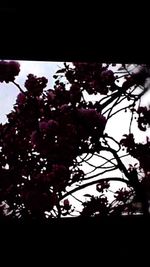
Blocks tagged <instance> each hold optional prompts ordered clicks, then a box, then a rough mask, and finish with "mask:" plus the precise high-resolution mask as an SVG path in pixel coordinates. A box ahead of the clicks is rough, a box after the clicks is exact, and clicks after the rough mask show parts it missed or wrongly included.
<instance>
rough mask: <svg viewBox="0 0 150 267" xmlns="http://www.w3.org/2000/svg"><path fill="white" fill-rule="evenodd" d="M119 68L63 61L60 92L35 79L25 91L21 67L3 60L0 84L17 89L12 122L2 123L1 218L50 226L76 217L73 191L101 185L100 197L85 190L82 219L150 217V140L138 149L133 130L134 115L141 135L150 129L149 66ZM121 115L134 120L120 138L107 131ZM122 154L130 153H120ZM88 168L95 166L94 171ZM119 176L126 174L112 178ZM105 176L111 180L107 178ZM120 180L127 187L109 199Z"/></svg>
mask: <svg viewBox="0 0 150 267" xmlns="http://www.w3.org/2000/svg"><path fill="white" fill-rule="evenodd" d="M120 65H121V64H120ZM120 65H119V66H120ZM116 66H117V65H116ZM116 66H115V64H101V63H90V62H89V63H84V62H73V63H72V64H68V63H64V68H62V69H59V70H58V71H57V72H56V74H55V75H54V76H53V77H54V79H55V85H54V88H51V89H49V88H47V82H48V80H47V79H46V78H45V77H36V76H34V75H33V74H29V75H28V76H27V79H26V81H25V83H24V88H21V87H20V85H19V84H17V83H16V82H15V77H16V76H17V75H19V72H20V65H19V63H17V62H15V61H10V62H8V61H1V62H0V82H1V83H3V82H6V83H12V86H13V85H15V86H17V88H18V90H19V91H18V96H17V99H16V103H15V104H14V107H13V110H12V111H11V113H9V114H8V115H7V118H8V122H6V123H5V124H0V201H1V209H0V210H1V216H2V217H3V216H9V217H11V218H18V219H19V218H23V219H24V218H25V219H26V218H31V219H32V218H35V219H37V218H38V219H45V220H48V219H51V218H60V217H64V216H73V214H74V213H75V212H76V207H73V205H72V203H71V201H70V199H69V196H72V197H74V198H76V197H75V195H74V193H75V192H79V191H81V190H82V189H86V188H89V186H95V190H96V192H97V194H96V195H94V194H90V193H89V191H88V190H87V194H85V195H84V196H83V197H82V201H81V199H77V198H76V200H77V201H79V202H80V206H81V207H82V208H81V210H80V212H78V215H79V216H90V217H91V216H92V217H95V216H101V215H121V214H137V213H138V212H140V213H141V214H148V213H149V199H150V164H149V163H150V141H149V139H148V137H147V139H146V141H145V143H137V142H136V141H135V138H134V133H133V132H132V128H131V126H132V122H133V119H134V115H136V121H137V122H136V123H137V127H138V128H139V129H140V131H146V130H147V128H148V127H149V126H150V108H149V107H146V106H141V99H142V97H143V95H145V94H146V93H147V91H148V89H149V79H150V70H149V66H147V65H140V66H139V65H136V64H134V65H132V68H131V66H129V65H126V64H122V65H121V67H116ZM113 68H116V69H115V70H113ZM121 79H122V83H121V84H119V81H120V80H121ZM86 96H88V97H89V99H90V97H91V98H92V97H93V96H94V97H95V99H96V100H94V101H92V100H91V101H90V100H87V99H86ZM124 101H126V102H125V103H127V104H126V106H124V105H123V103H124ZM120 103H122V107H121V108H119V107H120V106H119V105H120ZM123 110H124V111H129V112H130V114H131V120H130V119H129V131H128V133H125V134H124V136H123V137H122V139H121V140H115V138H114V137H113V136H110V135H109V133H107V132H106V131H105V129H106V127H107V124H108V122H109V121H110V120H111V118H112V117H113V116H115V115H116V114H118V113H119V112H122V111H123ZM114 144H115V146H114ZM121 151H124V153H125V154H124V155H120V152H121ZM103 152H104V153H109V155H111V157H107V154H106V156H104V155H105V154H104V153H103ZM128 156H130V157H132V158H135V159H136V160H137V162H138V163H137V164H134V165H132V164H128V166H126V164H124V162H123V158H124V157H128ZM91 158H95V159H96V160H95V164H93V163H90V159H91ZM101 160H103V163H101ZM84 164H88V165H89V166H90V167H91V168H92V169H91V171H90V172H86V168H83V165H84ZM113 170H115V171H116V170H118V171H119V173H120V176H117V177H114V176H113V175H112V171H113ZM95 171H96V173H95ZM107 172H109V176H106V177H104V176H102V175H103V174H105V173H107ZM115 181H118V182H122V184H123V186H122V188H120V189H118V190H117V191H115V192H113V195H114V199H113V200H112V201H110V200H109V198H108V196H107V193H108V192H109V191H111V189H110V188H111V187H110V183H113V182H115ZM124 185H126V186H125V187H124ZM84 191H85V190H84ZM6 206H7V207H6Z"/></svg>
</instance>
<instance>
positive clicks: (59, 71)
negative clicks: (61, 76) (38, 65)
mask: <svg viewBox="0 0 150 267" xmlns="http://www.w3.org/2000/svg"><path fill="white" fill-rule="evenodd" d="M65 71H66V69H61V70H57V71H56V73H63V72H65Z"/></svg>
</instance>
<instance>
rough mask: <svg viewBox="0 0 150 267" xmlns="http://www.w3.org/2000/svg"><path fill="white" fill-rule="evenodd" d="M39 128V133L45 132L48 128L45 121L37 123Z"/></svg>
mask: <svg viewBox="0 0 150 267" xmlns="http://www.w3.org/2000/svg"><path fill="white" fill-rule="evenodd" d="M39 128H40V130H41V131H44V132H45V131H47V130H48V128H49V124H48V122H46V121H40V122H39Z"/></svg>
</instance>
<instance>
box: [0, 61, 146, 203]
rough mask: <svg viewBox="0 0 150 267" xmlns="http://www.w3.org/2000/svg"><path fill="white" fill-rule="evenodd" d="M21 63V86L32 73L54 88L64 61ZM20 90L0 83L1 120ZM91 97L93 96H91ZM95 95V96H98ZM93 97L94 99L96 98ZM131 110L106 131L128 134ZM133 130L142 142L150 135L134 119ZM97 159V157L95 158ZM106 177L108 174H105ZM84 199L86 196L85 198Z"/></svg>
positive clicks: (116, 137)
mask: <svg viewBox="0 0 150 267" xmlns="http://www.w3.org/2000/svg"><path fill="white" fill-rule="evenodd" d="M19 62H20V65H21V71H20V74H19V76H17V78H16V80H15V81H16V82H17V83H19V84H20V85H21V87H22V88H23V89H24V82H25V80H26V77H27V75H28V74H29V73H32V74H34V75H37V76H38V77H42V76H45V77H46V78H47V79H48V86H47V88H52V87H53V85H54V79H53V75H54V74H55V72H56V70H58V68H59V67H61V66H63V63H62V62H42V61H19ZM18 93H19V90H18V89H17V87H15V85H13V84H11V83H10V84H6V83H0V109H1V112H0V122H1V123H5V122H6V120H7V117H6V114H8V113H9V112H11V109H12V107H13V104H14V103H15V101H16V96H17V95H18ZM149 95H150V94H149V93H148V94H147V95H145V97H144V98H143V100H142V103H143V105H147V104H148V101H149ZM90 97H91V96H90ZM96 97H97V96H95V97H94V98H96ZM94 98H93V99H94ZM129 116H130V114H129V112H127V113H125V112H121V113H119V114H118V115H116V116H114V117H113V118H112V119H110V121H109V122H108V124H107V127H106V130H105V131H106V132H107V133H108V134H109V135H111V136H113V137H114V138H115V139H116V140H118V141H119V140H120V139H121V138H122V135H123V134H128V129H129ZM132 130H133V132H136V136H135V137H136V141H139V142H142V141H144V142H145V140H146V136H147V135H149V136H150V131H147V132H146V133H143V132H141V131H139V130H138V129H137V123H136V121H133V127H132ZM94 161H95V159H94ZM132 161H133V162H136V161H135V160H132ZM128 162H129V161H127V160H124V163H125V164H126V165H128ZM84 168H86V171H88V170H89V167H88V166H84ZM112 176H120V172H119V171H115V172H114V174H113V175H112ZM104 177H106V175H105V176H104ZM118 187H122V184H121V183H118V182H117V183H114V184H113V189H116V188H118ZM83 192H84V193H87V189H85V190H83V191H82V192H78V193H76V194H75V196H77V197H81V198H82V195H83ZM90 192H92V193H93V194H95V193H96V190H95V186H93V187H92V188H90ZM83 200H84V198H83ZM71 202H72V203H74V204H75V205H76V204H77V202H76V201H75V200H74V199H72V198H71Z"/></svg>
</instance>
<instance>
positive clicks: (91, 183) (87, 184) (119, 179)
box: [61, 177, 130, 200]
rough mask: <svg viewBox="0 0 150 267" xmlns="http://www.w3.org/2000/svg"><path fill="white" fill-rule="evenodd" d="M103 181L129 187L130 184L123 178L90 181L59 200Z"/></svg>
mask: <svg viewBox="0 0 150 267" xmlns="http://www.w3.org/2000/svg"><path fill="white" fill-rule="evenodd" d="M103 181H110V182H111V181H117V182H123V183H126V184H127V185H129V186H130V182H129V181H128V180H126V179H123V178H120V177H111V178H109V177H108V178H101V179H98V180H96V181H91V182H89V183H86V184H83V185H81V186H80V187H77V188H74V189H72V190H71V191H69V192H67V193H66V194H64V195H63V196H62V197H61V200H62V199H64V198H65V197H67V196H69V195H70V194H73V193H75V192H77V191H79V190H82V189H84V188H86V187H88V186H91V185H94V184H97V183H100V182H103Z"/></svg>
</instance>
